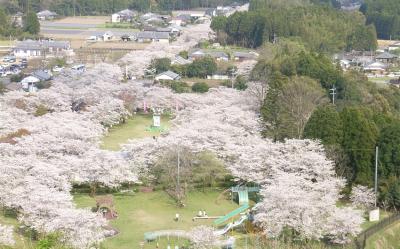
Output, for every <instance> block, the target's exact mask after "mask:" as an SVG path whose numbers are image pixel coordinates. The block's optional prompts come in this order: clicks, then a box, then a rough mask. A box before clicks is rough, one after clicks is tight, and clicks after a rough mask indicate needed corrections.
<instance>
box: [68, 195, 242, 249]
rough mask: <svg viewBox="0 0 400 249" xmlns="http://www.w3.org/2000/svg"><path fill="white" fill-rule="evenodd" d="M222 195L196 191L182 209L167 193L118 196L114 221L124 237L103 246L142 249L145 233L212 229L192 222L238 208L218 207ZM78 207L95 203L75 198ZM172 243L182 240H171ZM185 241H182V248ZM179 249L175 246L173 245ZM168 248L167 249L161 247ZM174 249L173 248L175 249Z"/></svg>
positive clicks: (208, 222) (230, 205)
mask: <svg viewBox="0 0 400 249" xmlns="http://www.w3.org/2000/svg"><path fill="white" fill-rule="evenodd" d="M221 192H222V190H221V191H217V190H209V189H207V191H206V192H201V191H194V192H191V193H189V195H188V198H187V200H186V202H185V203H186V207H185V208H178V207H177V206H176V204H175V201H174V200H173V199H171V198H170V197H169V196H168V195H167V194H166V193H165V192H164V191H156V192H151V193H142V192H139V193H135V194H115V195H114V203H115V206H116V210H117V212H118V218H117V219H115V220H113V221H111V222H110V224H111V226H112V227H114V228H116V229H117V230H118V231H119V232H120V233H119V234H118V235H117V236H115V237H113V238H109V239H107V240H106V241H105V242H104V243H103V245H104V247H105V248H107V249H131V248H140V247H139V244H140V242H142V241H143V239H144V233H145V232H150V231H157V230H164V229H180V230H186V231H189V230H190V229H191V228H193V227H194V226H198V225H212V222H213V221H212V220H205V221H204V220H203V221H192V217H194V216H195V215H196V214H197V213H198V211H199V210H205V211H206V212H207V214H208V215H209V216H220V215H224V214H227V213H229V212H230V211H232V210H234V209H236V208H238V205H237V204H236V203H234V202H232V201H230V200H225V199H224V200H220V201H219V204H217V203H216V200H217V198H218V196H219V195H220V193H221ZM74 199H75V202H76V203H77V205H78V207H93V206H95V201H94V200H93V199H92V198H90V197H89V196H88V195H75V197H74ZM176 213H179V214H180V217H181V219H180V221H178V222H175V221H174V220H173V219H174V217H175V214H176ZM170 239H171V240H178V239H176V238H175V239H173V238H170ZM166 243H167V242H166V239H165V238H164V239H162V240H160V245H161V246H162V245H166ZM182 243H184V241H182V240H181V241H180V244H182ZM170 244H171V245H175V244H174V242H171V243H170ZM144 248H149V249H150V248H155V243H154V242H153V243H146V245H145V247H144ZM161 248H166V247H161ZM172 248H173V247H172Z"/></svg>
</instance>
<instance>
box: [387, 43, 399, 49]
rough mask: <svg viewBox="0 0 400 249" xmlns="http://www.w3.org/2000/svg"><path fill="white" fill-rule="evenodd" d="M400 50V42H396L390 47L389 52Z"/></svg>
mask: <svg viewBox="0 0 400 249" xmlns="http://www.w3.org/2000/svg"><path fill="white" fill-rule="evenodd" d="M397 49H400V42H395V43H393V44H391V45H389V47H388V50H389V51H393V50H397Z"/></svg>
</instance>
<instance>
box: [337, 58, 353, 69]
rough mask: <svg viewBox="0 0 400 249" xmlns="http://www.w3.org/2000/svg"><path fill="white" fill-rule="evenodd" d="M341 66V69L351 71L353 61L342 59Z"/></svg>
mask: <svg viewBox="0 0 400 249" xmlns="http://www.w3.org/2000/svg"><path fill="white" fill-rule="evenodd" d="M339 64H340V67H341V68H342V69H349V68H350V66H351V61H350V60H347V59H341V60H340V61H339Z"/></svg>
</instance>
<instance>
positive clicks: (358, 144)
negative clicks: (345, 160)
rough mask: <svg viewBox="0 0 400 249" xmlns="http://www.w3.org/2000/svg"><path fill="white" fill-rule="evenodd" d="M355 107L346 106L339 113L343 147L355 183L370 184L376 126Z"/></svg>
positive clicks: (364, 111) (363, 111)
mask: <svg viewBox="0 0 400 249" xmlns="http://www.w3.org/2000/svg"><path fill="white" fill-rule="evenodd" d="M367 111H368V110H363V109H361V108H357V107H346V108H344V109H343V111H342V113H341V117H342V121H343V129H344V130H343V148H344V150H345V152H346V153H347V154H348V155H349V159H350V164H351V166H352V169H353V172H354V179H352V180H353V181H354V182H355V183H357V184H361V185H371V183H372V179H373V174H372V171H373V170H372V169H373V158H374V151H375V145H376V141H377V133H378V131H377V128H376V126H375V124H374V122H373V121H371V120H370V119H369V118H368V117H367V115H366V112H367Z"/></svg>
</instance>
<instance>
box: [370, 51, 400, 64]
mask: <svg viewBox="0 0 400 249" xmlns="http://www.w3.org/2000/svg"><path fill="white" fill-rule="evenodd" d="M397 58H398V56H397V55H394V54H391V53H389V52H384V53H382V54H379V55H378V56H376V57H375V59H376V60H377V61H380V62H383V63H393V62H395V61H396V60H397Z"/></svg>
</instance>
